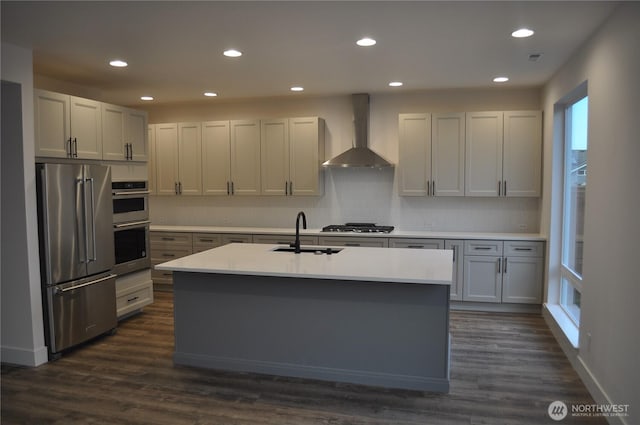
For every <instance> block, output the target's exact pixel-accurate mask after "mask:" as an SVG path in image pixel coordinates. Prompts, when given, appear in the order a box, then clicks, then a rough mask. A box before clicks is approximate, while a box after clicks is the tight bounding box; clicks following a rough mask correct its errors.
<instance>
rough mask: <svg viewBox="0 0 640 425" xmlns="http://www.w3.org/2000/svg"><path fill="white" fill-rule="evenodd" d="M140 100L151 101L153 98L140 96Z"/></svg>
mask: <svg viewBox="0 0 640 425" xmlns="http://www.w3.org/2000/svg"><path fill="white" fill-rule="evenodd" d="M140 100H153V96H140Z"/></svg>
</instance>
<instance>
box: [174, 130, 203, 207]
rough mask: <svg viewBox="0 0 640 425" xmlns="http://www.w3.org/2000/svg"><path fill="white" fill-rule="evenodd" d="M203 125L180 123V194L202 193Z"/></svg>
mask: <svg viewBox="0 0 640 425" xmlns="http://www.w3.org/2000/svg"><path fill="white" fill-rule="evenodd" d="M201 152H202V127H201V125H200V123H199V122H195V123H180V124H178V195H202V158H201Z"/></svg>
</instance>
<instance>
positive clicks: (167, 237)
mask: <svg viewBox="0 0 640 425" xmlns="http://www.w3.org/2000/svg"><path fill="white" fill-rule="evenodd" d="M149 240H150V241H151V246H157V247H174V246H188V247H189V249H191V245H192V240H193V238H192V237H191V233H177V232H150V234H149Z"/></svg>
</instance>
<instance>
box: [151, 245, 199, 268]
mask: <svg viewBox="0 0 640 425" xmlns="http://www.w3.org/2000/svg"><path fill="white" fill-rule="evenodd" d="M191 252H192V251H191V247H189V248H187V247H185V248H164V249H158V248H156V247H151V263H153V264H154V265H156V264H160V263H163V262H165V261H171V260H175V259H176V258H181V257H186V256H187V255H191Z"/></svg>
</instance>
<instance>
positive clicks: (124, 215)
mask: <svg viewBox="0 0 640 425" xmlns="http://www.w3.org/2000/svg"><path fill="white" fill-rule="evenodd" d="M111 188H112V195H113V239H114V250H115V267H114V272H115V273H116V274H118V275H119V276H121V275H123V274H127V273H131V272H134V271H138V270H143V269H147V268H149V267H151V257H150V255H151V253H150V250H149V223H150V220H149V187H148V183H147V182H146V181H118V182H113V183H112V184H111Z"/></svg>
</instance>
